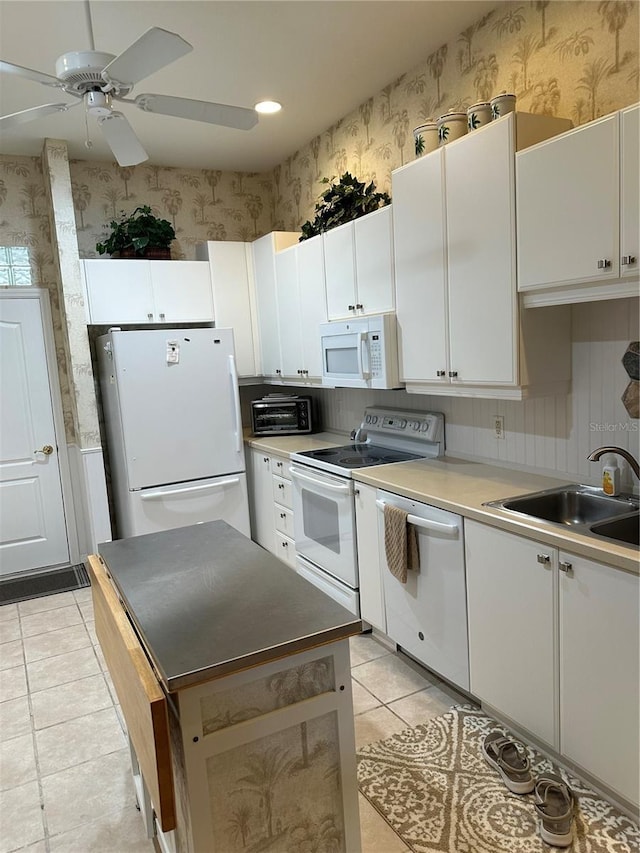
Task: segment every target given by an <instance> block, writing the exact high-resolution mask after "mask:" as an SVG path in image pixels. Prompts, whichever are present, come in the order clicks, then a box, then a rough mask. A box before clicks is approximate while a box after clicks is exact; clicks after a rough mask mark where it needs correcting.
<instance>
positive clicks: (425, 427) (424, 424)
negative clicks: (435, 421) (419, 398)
mask: <svg viewBox="0 0 640 853" xmlns="http://www.w3.org/2000/svg"><path fill="white" fill-rule="evenodd" d="M428 429H429V421H425V422H424V423H423V424H422V426H421V427H420V432H427V430H428Z"/></svg>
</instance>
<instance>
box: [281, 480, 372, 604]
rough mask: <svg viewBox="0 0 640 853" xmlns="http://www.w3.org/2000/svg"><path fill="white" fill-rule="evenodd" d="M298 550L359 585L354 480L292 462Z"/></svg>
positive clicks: (329, 570)
mask: <svg viewBox="0 0 640 853" xmlns="http://www.w3.org/2000/svg"><path fill="white" fill-rule="evenodd" d="M289 473H290V475H291V478H292V480H293V529H294V532H295V541H296V552H297V553H298V554H301V555H302V556H303V557H306V558H307V560H310V561H311V562H312V563H314V564H315V565H316V566H318V567H319V568H321V569H324V570H325V571H326V572H328V573H329V574H330V575H333V576H334V577H335V578H337V579H338V580H340V581H342V582H343V583H346V584H347V586H350V587H351V588H352V589H357V588H358V558H357V555H356V537H355V506H354V500H353V481H352V480H351V479H343V478H342V477H334V476H333V475H332V474H325V473H324V472H323V471H316V470H315V469H314V468H307V467H306V466H302V465H291V466H290V468H289Z"/></svg>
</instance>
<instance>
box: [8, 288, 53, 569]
mask: <svg viewBox="0 0 640 853" xmlns="http://www.w3.org/2000/svg"><path fill="white" fill-rule="evenodd" d="M0 385H1V387H2V403H1V405H0V574H2V575H7V574H12V573H14V572H22V571H27V570H29V569H38V568H42V567H43V566H52V565H57V564H60V563H68V562H69V543H68V539H67V531H66V525H65V513H64V504H63V499H62V484H61V480H60V468H59V462H58V450H57V440H56V434H55V427H54V419H53V408H52V402H51V389H50V386H49V375H48V370H47V355H46V349H45V343H44V330H43V326H42V316H41V306H40V300H39V299H33V298H26V297H25V298H24V299H18V298H5V299H0ZM49 448H51V449H50V450H49Z"/></svg>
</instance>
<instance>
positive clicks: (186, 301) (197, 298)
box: [82, 259, 213, 325]
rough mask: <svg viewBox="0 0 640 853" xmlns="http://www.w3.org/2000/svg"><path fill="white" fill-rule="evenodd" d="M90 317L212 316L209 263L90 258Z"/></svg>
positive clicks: (159, 319) (182, 319)
mask: <svg viewBox="0 0 640 853" xmlns="http://www.w3.org/2000/svg"><path fill="white" fill-rule="evenodd" d="M82 266H83V270H84V280H85V288H86V294H87V303H88V322H89V323H95V324H101V325H107V324H117V323H135V324H141V323H197V322H210V321H212V320H213V300H212V296H211V277H210V274H209V265H208V264H205V263H202V262H201V261H147V260H144V259H137V260H130V261H129V260H98V259H96V260H94V259H91V260H86V261H83V263H82Z"/></svg>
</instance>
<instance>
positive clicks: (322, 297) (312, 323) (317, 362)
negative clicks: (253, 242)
mask: <svg viewBox="0 0 640 853" xmlns="http://www.w3.org/2000/svg"><path fill="white" fill-rule="evenodd" d="M296 249H297V254H298V291H299V303H300V328H301V329H302V352H303V369H304V371H305V373H304V377H305V379H311V378H313V379H318V380H322V349H321V346H320V331H319V328H318V327H319V325H320V323H326V322H327V301H326V293H325V272H324V243H323V241H322V237H321V236H318V237H312V238H311V239H309V240H303V241H302V243H298V245H297V246H296Z"/></svg>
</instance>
